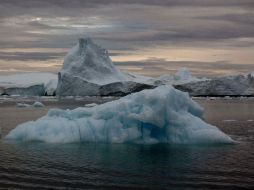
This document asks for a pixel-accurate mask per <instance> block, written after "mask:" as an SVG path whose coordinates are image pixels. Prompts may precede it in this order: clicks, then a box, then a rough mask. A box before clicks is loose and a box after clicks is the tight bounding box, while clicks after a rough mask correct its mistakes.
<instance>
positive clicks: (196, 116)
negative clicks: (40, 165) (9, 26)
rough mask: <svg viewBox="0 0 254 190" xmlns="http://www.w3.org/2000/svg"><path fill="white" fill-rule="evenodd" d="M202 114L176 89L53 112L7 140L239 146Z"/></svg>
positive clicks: (24, 126) (13, 131)
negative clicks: (227, 144)
mask: <svg viewBox="0 0 254 190" xmlns="http://www.w3.org/2000/svg"><path fill="white" fill-rule="evenodd" d="M202 114H203V109H202V108H201V107H200V106H199V105H198V104H197V103H196V102H194V101H193V100H192V99H191V98H190V97H189V95H188V94H187V93H184V92H181V91H179V90H176V89H175V88H173V87H172V86H166V85H165V86H160V87H157V88H155V89H152V90H143V91H141V92H138V93H134V94H130V95H128V96H125V97H123V98H121V99H119V100H116V101H112V102H108V103H105V104H102V105H97V106H94V107H90V108H87V107H82V108H81V107H80V108H77V109H74V110H60V109H52V110H50V111H49V112H48V114H47V115H46V116H44V117H42V118H40V119H38V120H37V121H30V122H27V123H24V124H21V125H19V126H17V127H16V128H15V129H13V130H12V131H11V132H10V133H9V134H8V135H7V136H6V138H7V139H11V140H17V141H42V142H48V143H76V142H103V143H145V144H146V143H149V144H150V143H169V144H217V143H233V142H234V141H233V140H232V139H231V138H230V137H229V136H227V135H226V134H224V133H223V132H222V131H220V130H219V129H218V128H217V127H215V126H212V125H210V124H207V123H206V122H204V121H203V120H202Z"/></svg>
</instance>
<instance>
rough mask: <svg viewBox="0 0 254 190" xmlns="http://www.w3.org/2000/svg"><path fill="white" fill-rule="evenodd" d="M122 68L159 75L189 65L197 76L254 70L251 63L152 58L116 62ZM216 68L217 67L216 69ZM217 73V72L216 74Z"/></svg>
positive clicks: (243, 72) (245, 72)
mask: <svg viewBox="0 0 254 190" xmlns="http://www.w3.org/2000/svg"><path fill="white" fill-rule="evenodd" d="M114 64H115V65H117V66H120V67H121V68H125V66H126V70H128V67H129V66H132V67H137V68H141V69H142V73H149V74H150V75H151V76H159V75H161V74H162V73H164V74H168V73H171V74H172V73H175V72H176V71H177V70H178V69H179V68H181V67H187V68H189V69H190V70H191V72H192V73H193V74H194V75H197V76H214V75H218V74H217V73H216V72H218V71H219V72H220V73H221V75H223V74H224V73H227V72H228V71H231V72H234V71H237V72H238V73H241V74H247V73H249V72H250V71H252V70H253V65H251V64H241V63H239V64H232V63H230V62H228V61H215V62H201V61H167V60H165V59H156V58H151V59H147V60H143V61H127V62H115V63H114ZM215 68H216V69H215ZM215 73H216V74H215Z"/></svg>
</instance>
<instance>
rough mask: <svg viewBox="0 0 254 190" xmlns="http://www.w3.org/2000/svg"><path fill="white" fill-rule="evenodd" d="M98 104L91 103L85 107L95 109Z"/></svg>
mask: <svg viewBox="0 0 254 190" xmlns="http://www.w3.org/2000/svg"><path fill="white" fill-rule="evenodd" d="M97 105H98V104H96V103H91V104H86V105H85V107H94V106H97Z"/></svg>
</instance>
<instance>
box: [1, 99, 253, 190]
mask: <svg viewBox="0 0 254 190" xmlns="http://www.w3.org/2000/svg"><path fill="white" fill-rule="evenodd" d="M112 99H114V98H98V97H93V98H88V97H87V98H84V99H82V98H75V99H73V98H71V97H70V98H69V99H64V100H59V99H55V98H36V97H35V98H34V99H31V98H18V97H16V98H15V97H14V98H13V97H12V98H7V97H5V98H0V127H1V128H2V140H1V141H0V189H128V190H129V189H145V190H149V189H173V190H174V189H254V99H240V98H235V99H214V100H213V99H212V100H211V99H196V101H197V102H199V103H200V104H201V105H202V106H203V107H204V108H205V114H204V120H206V121H207V122H209V123H211V124H213V125H216V126H218V127H219V128H220V129H221V130H222V131H224V132H225V133H227V134H229V135H230V136H231V137H232V138H233V139H235V140H236V141H238V143H237V144H235V145H217V146H193V145H189V146H172V145H167V144H156V145H136V144H94V143H84V144H47V143H39V142H36V143H35V142H30V143H14V142H6V141H5V140H4V136H5V135H6V134H8V132H9V131H10V130H11V129H13V128H14V127H15V126H16V125H17V124H19V123H22V122H25V121H28V120H35V119H37V118H39V117H41V116H43V115H45V114H46V113H47V111H48V109H50V108H63V109H67V108H68V109H73V108H75V107H78V106H84V105H85V104H88V103H98V104H99V103H103V102H106V101H110V100H112ZM35 100H39V101H41V102H43V103H44V104H45V105H46V106H45V107H44V108H18V107H16V103H17V102H19V103H20V102H23V103H33V102H34V101H35Z"/></svg>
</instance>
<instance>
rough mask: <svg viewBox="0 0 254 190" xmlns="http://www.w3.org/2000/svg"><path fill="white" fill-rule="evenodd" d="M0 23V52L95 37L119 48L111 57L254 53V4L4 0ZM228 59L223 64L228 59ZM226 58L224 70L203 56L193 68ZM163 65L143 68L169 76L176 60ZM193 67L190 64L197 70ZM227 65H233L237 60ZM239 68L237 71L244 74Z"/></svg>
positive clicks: (229, 0) (8, 56) (22, 57)
mask: <svg viewBox="0 0 254 190" xmlns="http://www.w3.org/2000/svg"><path fill="white" fill-rule="evenodd" d="M0 24H1V30H0V44H1V48H68V49H69V48H71V47H72V46H73V45H74V44H75V43H76V42H77V39H78V38H80V37H85V36H90V37H92V38H94V39H95V41H96V42H97V43H99V44H101V46H102V47H105V48H107V49H109V50H110V51H116V50H117V51H118V53H112V55H114V56H116V55H120V54H126V52H127V53H130V52H132V54H135V52H136V51H139V52H142V49H145V48H148V47H149V48H150V49H153V48H154V49H156V48H159V47H163V48H168V49H172V48H178V49H179V48H185V49H186V47H188V48H189V49H191V48H197V47H198V48H204V49H209V48H210V49H211V48H213V49H217V50H220V49H236V50H239V52H243V51H244V48H247V47H248V48H249V49H253V50H254V33H253V31H254V1H253V0H241V1H240V0H223V1H222V0H181V1H179V0H156V1H154V0H151V1H148V0H125V1H119V0H108V1H107V3H105V1H104V0H72V1H70V0H25V1H21V0H1V3H0ZM61 56H63V55H62V54H60V53H54V52H52V53H41V54H40V53H33V52H31V53H29V54H22V53H20V52H11V53H1V54H0V59H2V60H4V61H14V60H19V61H27V60H34V61H35V63H36V61H40V60H41V59H45V60H51V59H55V58H57V57H61ZM150 56H154V55H150ZM183 56H184V55H183ZM228 56H230V55H227V57H226V56H225V58H224V59H223V60H226V61H228V60H229V59H228ZM232 57H234V56H233V55H232ZM156 58H157V59H158V58H161V57H156ZM253 58H254V57H253ZM197 59H198V57H197ZM223 60H220V62H219V63H220V64H219V68H218V67H217V66H218V63H217V65H216V64H215V63H213V64H210V63H207V62H209V61H210V62H214V60H204V59H203V58H202V59H201V58H200V60H199V61H198V62H200V63H201V62H202V63H203V64H198V63H193V64H197V66H200V69H208V68H207V67H208V66H207V67H206V68H205V67H204V66H203V65H209V67H210V65H211V67H212V68H213V69H214V70H219V69H221V71H225V69H224V67H226V66H224V67H222V65H223V64H222V61H223ZM248 60H250V58H248ZM237 61H238V60H237ZM149 62H151V60H150V61H149ZM157 62H158V61H157ZM161 62H162V63H164V64H162V63H157V65H156V66H154V65H153V66H151V65H149V64H148V65H144V66H143V67H146V68H144V69H143V70H146V71H148V70H149V72H150V71H152V70H154V71H156V72H157V71H158V72H159V71H160V72H163V71H162V69H161V68H163V67H164V68H165V70H166V71H169V72H170V71H171V70H170V68H169V67H168V66H167V65H171V66H172V62H170V63H169V62H165V61H163V60H161ZM235 62H236V60H235V61H234V63H235ZM126 64H127V63H126ZM128 64H129V66H132V64H133V63H132V62H128ZM128 64H127V65H128ZM138 64H140V63H138ZM161 64H162V65H161ZM182 64H183V63H182ZM184 64H185V65H186V64H187V63H184ZM193 64H190V63H189V66H190V67H194V65H193ZM224 64H225V65H232V62H225V63H224ZM238 64H239V65H240V64H242V65H243V67H244V68H247V65H248V64H247V61H246V60H245V59H243V60H242V62H241V63H240V62H238ZM244 64H247V65H244ZM175 66H176V65H175ZM234 66H235V67H233V68H234V69H235V71H236V70H239V71H242V69H241V68H240V67H238V66H236V65H234ZM229 67H230V66H229ZM210 70H211V69H210ZM244 70H246V69H244ZM151 73H152V72H151Z"/></svg>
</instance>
